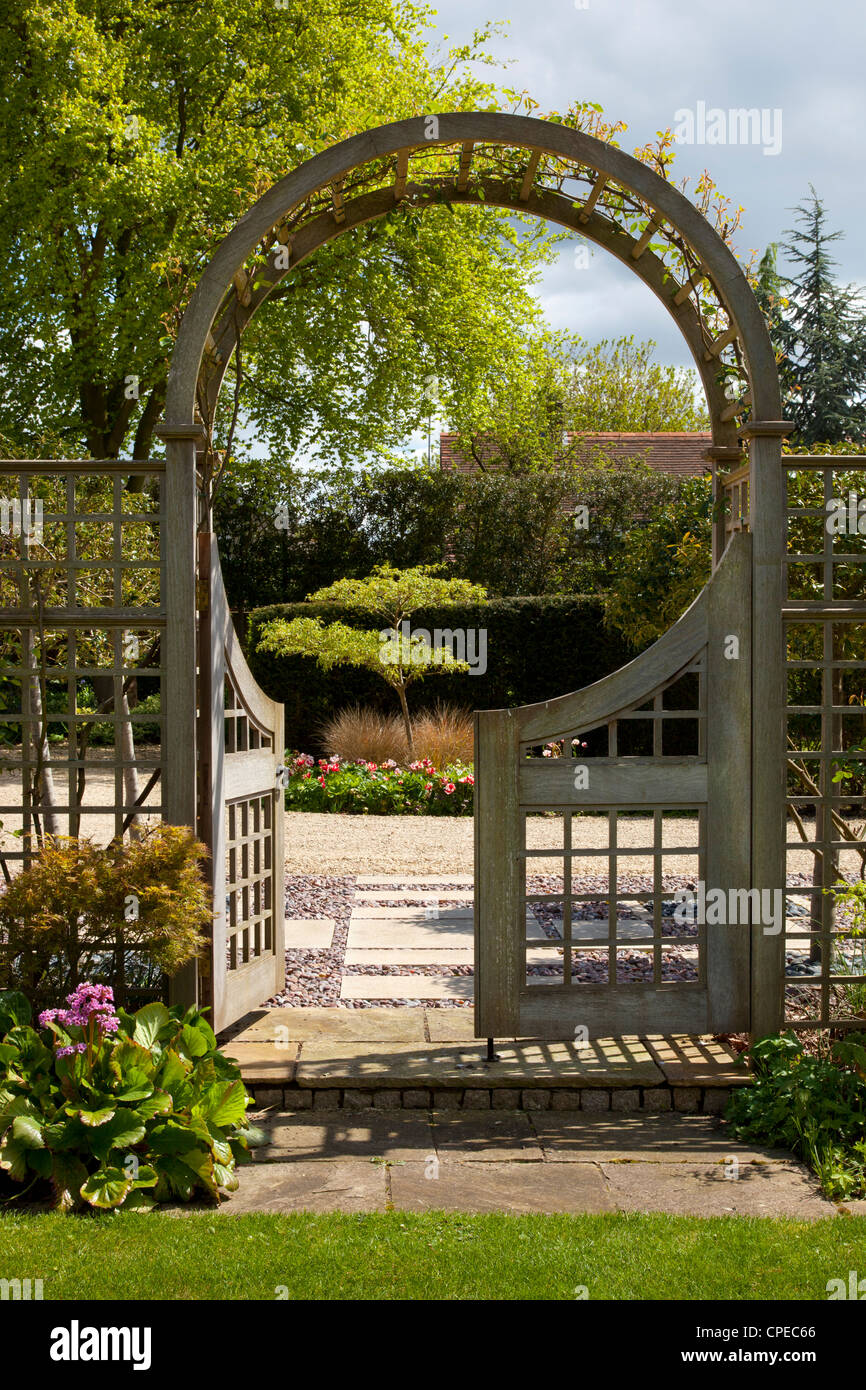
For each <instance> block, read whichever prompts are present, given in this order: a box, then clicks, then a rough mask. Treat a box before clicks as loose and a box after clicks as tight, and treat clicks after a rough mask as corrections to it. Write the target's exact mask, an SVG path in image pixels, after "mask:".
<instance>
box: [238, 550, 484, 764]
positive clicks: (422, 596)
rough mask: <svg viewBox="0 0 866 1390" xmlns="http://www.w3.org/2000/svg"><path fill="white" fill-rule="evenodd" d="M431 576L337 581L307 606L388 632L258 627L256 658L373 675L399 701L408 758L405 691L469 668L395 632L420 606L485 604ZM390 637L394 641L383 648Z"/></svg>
mask: <svg viewBox="0 0 866 1390" xmlns="http://www.w3.org/2000/svg"><path fill="white" fill-rule="evenodd" d="M435 568H436V567H435V566H427V565H423V566H417V567H416V568H414V569H409V570H396V569H393V568H392V567H391V566H390V565H380V566H378V567H377V568H376V569H375V570H374V571H373V573H372V574H371V575H369V576H368V577H367V578H366V579H338V580H335V581H334V583H333V584H330V585H329V586H328V587H327V588H324V589H319V590H318V591H317V592H316V593H314V594H310V596H309V598H310V602H315V603H338V604H340V605H341V606H342V607H343V608H345V609H347V610H348V611H349V612H350V613H356V612H361V613H372V614H373V615H374V617H376V618H377V619H378V620H379V622H380V623H386V624H387V625H388V626H387V628H386V629H384V631H383V630H381V629H380V630H379V631H365V630H363V629H358V628H353V627H349V626H347V625H346V624H345V623H341V622H340V621H339V620H338V621H336V622H332V623H327V624H322V622H321V621H320V619H318V618H295V619H293V620H292V621H291V622H286V621H285V620H284V619H281V618H276V619H274V621H273V622H270V623H265V624H264V626H263V627H262V629H261V632H260V634H259V641H258V650H259V651H261V652H275V653H276V654H277V655H281V656H307V657H313V658H314V659H315V660H316V661H317V662H318V664H319V666H320V667H321V668H322V670H323V671H330V670H331V668H332V667H334V666H363V667H365V668H366V669H367V670H370V671H374V672H375V673H376V675H378V676H379V677H381V679H382V680H383V681H385V683H386V685H389V686H390V687H391V688H392V689H393V690H395V691H396V693H397V696H398V698H399V700H400V708H401V711H402V714H403V722H404V726H405V730H406V739H407V742H408V745H409V750H410V752H411V751H412V725H411V720H410V718H409V708H408V705H407V702H406V691H407V690H408V688H409V686H410V685H414V684H415V683H417V682H418V681H421V680H423V678H424V677H425V676H427V675H430V674H431V672H442V671H447V670H449V669H453V670H455V671H457V670H463V671H468V670H469V667H468V665H467V664H466V662H465V661H462V660H458V659H457V658H455V656H454V654H453V652H452V651H450V650H449V649H448V648H447V647H444V646H443V647H436V648H434V647H433V646H431V645H430V643H429V642H427V641H426V640H424V639H423V638H421V637H419V636H415V635H412V636H410V637H409V639H408V640H404V639H403V636H402V633H401V632H400V625H401V623H403V621H404V619H408V618H409V617H410V616H411V615H412V614H413V613H415V612H416V611H417V610H418V609H419V608H422V607H424V606H425V605H430V604H454V603H472V602H473V601H474V602H481V601H483V600H484V599H485V598H486V597H487V595H486V591H485V590H484V589H483V588H481V587H480V586H479V585H477V584H470V583H469V582H468V581H467V580H465V579H443V578H441V577H440V576H439V575H437V574H435V573H434V569H435ZM389 631H390V633H391V634H392V640H384V641H383V637H384V636H386V634H387V633H388V632H389Z"/></svg>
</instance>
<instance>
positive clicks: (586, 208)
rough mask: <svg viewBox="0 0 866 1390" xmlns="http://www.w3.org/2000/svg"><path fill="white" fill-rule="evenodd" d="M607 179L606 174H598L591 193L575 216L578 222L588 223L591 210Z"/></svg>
mask: <svg viewBox="0 0 866 1390" xmlns="http://www.w3.org/2000/svg"><path fill="white" fill-rule="evenodd" d="M607 177H608V176H607V174H599V176H598V178H597V179H596V181H595V183H594V184H593V188H592V192H591V193H590V195H589V197H588V198H587V200H586V202H585V203H584V205H583V207H582V208H581V210H580V212H579V213H578V214H577V220H578V222H588V221H589V217H590V213H591V212H592V210H593V208H594V207H595V205H596V203H597V202H598V200H599V198H600V197H601V194H602V192H603V190H604V186H605V184H606V183H607Z"/></svg>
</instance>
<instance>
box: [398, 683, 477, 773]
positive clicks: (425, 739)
mask: <svg viewBox="0 0 866 1390" xmlns="http://www.w3.org/2000/svg"><path fill="white" fill-rule="evenodd" d="M413 730H414V735H415V752H416V754H417V756H418V757H419V758H426V759H427V760H428V761H429V762H431V763H432V764H433V766H434V767H450V766H451V765H452V764H454V763H460V764H461V765H464V766H465V765H469V766H471V765H472V761H473V759H474V757H475V721H474V719H473V717H472V711H471V710H467V709H458V708H457V707H456V706H454V705H446V704H445V703H444V702H443V701H441V700H439V701H437V703H436V704H435V705H434V706H433V708H432V709H425V710H421V711H420V713H419V714H418V715H417V716H416V717H415V719H414V720H413Z"/></svg>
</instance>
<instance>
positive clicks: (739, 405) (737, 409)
mask: <svg viewBox="0 0 866 1390" xmlns="http://www.w3.org/2000/svg"><path fill="white" fill-rule="evenodd" d="M751 404H752V396H751V393H750V392H749V391H746V393H745V394H744V395H743V396H741V397H740V399H739V400H737V401H731V404H730V405H726V406H725V408H724V410H723V411H721V413H720V415H719V419H720V420H721V421H722V422H723V423H727V421H728V420H735V419H736V418H737V416H738V415H742V414H743V411H745V410H747V409H748V407H749V406H750V405H751Z"/></svg>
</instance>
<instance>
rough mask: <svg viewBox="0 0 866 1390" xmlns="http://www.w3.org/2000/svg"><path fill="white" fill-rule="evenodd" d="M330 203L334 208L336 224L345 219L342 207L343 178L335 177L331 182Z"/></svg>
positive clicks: (340, 223) (340, 224)
mask: <svg viewBox="0 0 866 1390" xmlns="http://www.w3.org/2000/svg"><path fill="white" fill-rule="evenodd" d="M331 203H332V205H333V209H334V221H335V222H336V223H337V225H338V226H342V224H343V223H344V222H345V220H346V209H345V208H344V207H343V180H342V179H335V180H334V182H333V183H332V184H331Z"/></svg>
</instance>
